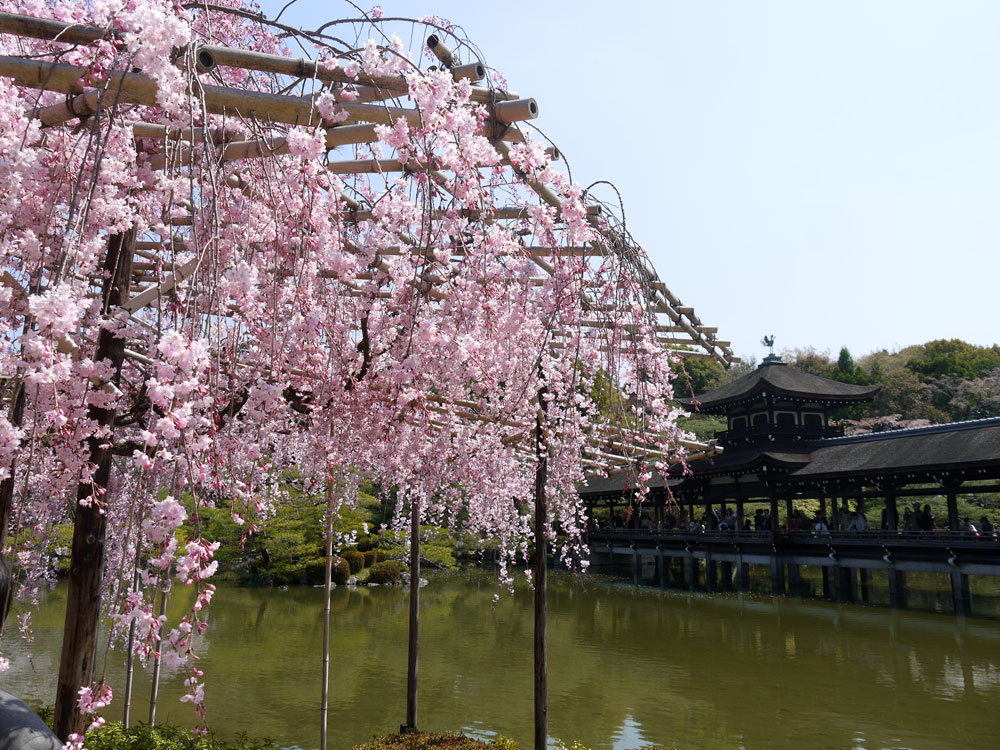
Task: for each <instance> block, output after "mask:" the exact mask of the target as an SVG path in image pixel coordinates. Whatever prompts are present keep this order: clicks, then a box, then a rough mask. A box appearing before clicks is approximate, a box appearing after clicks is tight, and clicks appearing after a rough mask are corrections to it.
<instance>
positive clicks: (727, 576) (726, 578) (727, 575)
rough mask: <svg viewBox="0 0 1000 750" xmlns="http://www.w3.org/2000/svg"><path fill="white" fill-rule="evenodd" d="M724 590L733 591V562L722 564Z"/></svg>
mask: <svg viewBox="0 0 1000 750" xmlns="http://www.w3.org/2000/svg"><path fill="white" fill-rule="evenodd" d="M722 590H723V591H732V590H733V564H732V563H731V562H724V563H722Z"/></svg>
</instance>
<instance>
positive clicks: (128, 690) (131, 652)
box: [122, 537, 142, 729]
mask: <svg viewBox="0 0 1000 750" xmlns="http://www.w3.org/2000/svg"><path fill="white" fill-rule="evenodd" d="M140 539H141V537H140ZM135 546H136V551H135V566H134V567H133V569H132V591H133V592H135V591H138V589H139V559H140V554H141V552H142V544H141V543H140V542H139V541H138V540H137V542H136V545H135ZM135 628H136V625H135V618H132V622H130V623H129V624H128V654H127V655H126V657H125V705H124V706H123V708H122V724H124V725H125V728H126V729H128V725H129V719H130V712H131V708H132V678H133V676H134V672H135Z"/></svg>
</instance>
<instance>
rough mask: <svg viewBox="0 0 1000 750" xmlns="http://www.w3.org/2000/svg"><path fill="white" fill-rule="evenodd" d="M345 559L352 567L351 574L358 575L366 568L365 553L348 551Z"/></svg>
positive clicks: (354, 550)
mask: <svg viewBox="0 0 1000 750" xmlns="http://www.w3.org/2000/svg"><path fill="white" fill-rule="evenodd" d="M343 557H344V559H345V560H347V564H348V565H349V566H350V567H351V573H357V572H359V571H360V570H361V569H362V568H363V567H365V556H364V553H362V552H358V551H357V550H356V549H349V550H347V552H345V553H344V555H343Z"/></svg>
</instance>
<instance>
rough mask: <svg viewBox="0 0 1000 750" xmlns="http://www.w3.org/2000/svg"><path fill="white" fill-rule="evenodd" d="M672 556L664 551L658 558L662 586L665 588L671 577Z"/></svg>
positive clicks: (658, 570) (657, 565) (657, 564)
mask: <svg viewBox="0 0 1000 750" xmlns="http://www.w3.org/2000/svg"><path fill="white" fill-rule="evenodd" d="M669 565H670V558H669V557H667V556H666V555H664V554H663V553H662V552H661V553H660V555H659V556H658V557H657V558H656V567H657V572H658V573H659V574H660V588H661V589H665V588H666V587H667V579H668V578H669V577H670V568H669V567H668V566H669Z"/></svg>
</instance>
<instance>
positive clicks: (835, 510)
mask: <svg viewBox="0 0 1000 750" xmlns="http://www.w3.org/2000/svg"><path fill="white" fill-rule="evenodd" d="M830 511H831V512H832V514H833V516H832V520H833V525H832V526H831V527H830V531H840V506H839V505H837V497H836V495H834V496H833V497H831V498H830Z"/></svg>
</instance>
